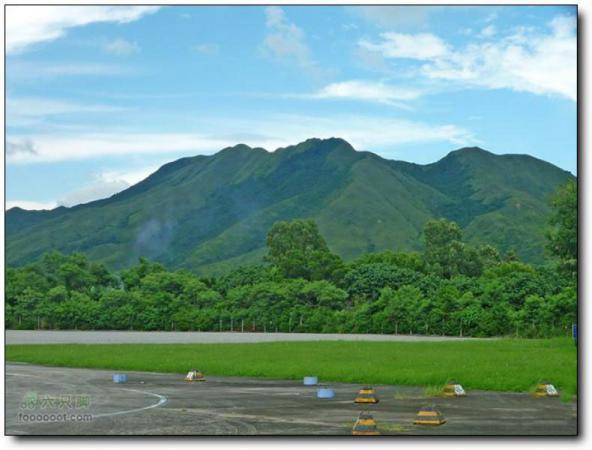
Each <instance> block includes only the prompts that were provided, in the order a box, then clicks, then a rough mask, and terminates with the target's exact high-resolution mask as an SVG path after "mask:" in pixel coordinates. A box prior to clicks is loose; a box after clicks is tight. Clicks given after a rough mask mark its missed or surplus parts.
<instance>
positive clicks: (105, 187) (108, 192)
mask: <svg viewBox="0 0 592 450" xmlns="http://www.w3.org/2000/svg"><path fill="white" fill-rule="evenodd" d="M128 187H129V184H127V183H126V182H124V181H121V180H119V181H96V182H94V183H91V184H89V185H86V186H83V187H82V188H80V189H77V190H75V191H72V192H68V193H67V194H65V195H64V196H62V198H61V199H60V200H58V202H57V204H58V205H59V206H68V207H70V206H75V205H79V204H81V203H88V202H92V201H94V200H99V199H102V198H107V197H111V196H112V195H113V194H116V193H118V192H121V191H123V190H124V189H127V188H128Z"/></svg>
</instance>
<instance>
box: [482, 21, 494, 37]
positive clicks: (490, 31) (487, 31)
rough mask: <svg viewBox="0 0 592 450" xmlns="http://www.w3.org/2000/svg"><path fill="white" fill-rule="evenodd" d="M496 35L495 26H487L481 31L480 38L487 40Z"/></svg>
mask: <svg viewBox="0 0 592 450" xmlns="http://www.w3.org/2000/svg"><path fill="white" fill-rule="evenodd" d="M495 33H496V29H495V25H493V24H491V25H487V26H486V27H485V28H483V29H482V30H481V33H480V36H481V37H484V38H489V37H492V36H494V35H495Z"/></svg>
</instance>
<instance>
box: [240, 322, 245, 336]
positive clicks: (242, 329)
mask: <svg viewBox="0 0 592 450" xmlns="http://www.w3.org/2000/svg"><path fill="white" fill-rule="evenodd" d="M243 331H245V319H241V333H242V332H243Z"/></svg>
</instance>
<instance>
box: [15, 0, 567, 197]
mask: <svg viewBox="0 0 592 450" xmlns="http://www.w3.org/2000/svg"><path fill="white" fill-rule="evenodd" d="M575 14H576V12H575V8H574V7H569V6H505V7H486V6H474V7H413V6H407V7H404V6H391V7H387V6H380V7H354V6H349V7H342V6H331V7H321V6H315V7H294V6H289V7H259V6H251V7H248V6H245V7H172V6H171V7H164V8H158V7H133V6H103V7H100V6H82V7H67V6H66V7H60V6H35V7H30V6H8V7H7V10H6V50H7V59H6V71H7V80H6V108H7V114H6V120H7V136H6V160H7V166H6V196H7V207H12V206H15V205H19V206H21V207H24V208H28V209H39V208H52V207H55V206H56V205H66V206H70V205H74V204H77V203H84V202H88V201H91V200H94V199H97V198H102V197H106V196H109V195H111V194H113V193H115V192H118V191H120V190H122V189H124V188H126V187H127V186H129V185H131V184H134V183H136V182H138V181H140V180H141V179H142V178H144V177H146V176H147V175H148V174H149V173H151V172H152V171H154V170H155V169H157V168H158V167H159V166H160V165H162V164H164V163H166V162H168V161H171V160H174V159H177V158H179V157H182V156H187V155H195V154H211V153H215V152H216V151H217V150H220V149H221V148H224V147H225V146H229V145H234V144H237V143H241V142H242V143H246V144H249V145H251V146H262V147H264V148H266V149H268V150H274V149H276V148H278V147H281V146H285V145H289V144H294V143H297V142H300V141H302V140H305V139H307V138H309V137H330V136H338V137H342V138H344V139H347V140H348V141H349V142H350V143H352V145H354V147H355V148H356V149H358V150H369V151H373V152H375V153H378V154H380V155H381V156H383V157H386V158H390V159H401V160H406V161H413V162H417V163H422V164H423V163H430V162H434V161H436V160H438V159H440V158H441V157H443V156H445V155H446V154H447V153H448V152H449V151H451V150H454V149H457V148H460V147H463V146H474V145H478V146H480V147H483V148H485V149H487V150H489V151H492V152H494V153H527V154H531V155H533V156H536V157H538V158H541V159H544V160H547V161H549V162H552V163H553V164H556V165H557V166H559V167H562V168H564V169H566V170H570V171H571V172H573V173H574V174H575V173H576V159H577V158H576V95H577V92H576V84H577V83H576V76H577V74H576V34H575V33H576V16H575Z"/></svg>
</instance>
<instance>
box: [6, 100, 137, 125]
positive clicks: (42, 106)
mask: <svg viewBox="0 0 592 450" xmlns="http://www.w3.org/2000/svg"><path fill="white" fill-rule="evenodd" d="M126 110H127V108H122V107H119V106H111V105H101V104H84V103H76V102H69V101H64V100H56V99H51V98H44V97H18V98H12V97H9V98H8V99H7V100H6V115H7V119H8V120H10V119H11V118H12V117H27V116H32V117H42V116H52V115H60V114H72V113H76V114H78V113H96V112H99V113H111V112H117V111H126Z"/></svg>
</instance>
